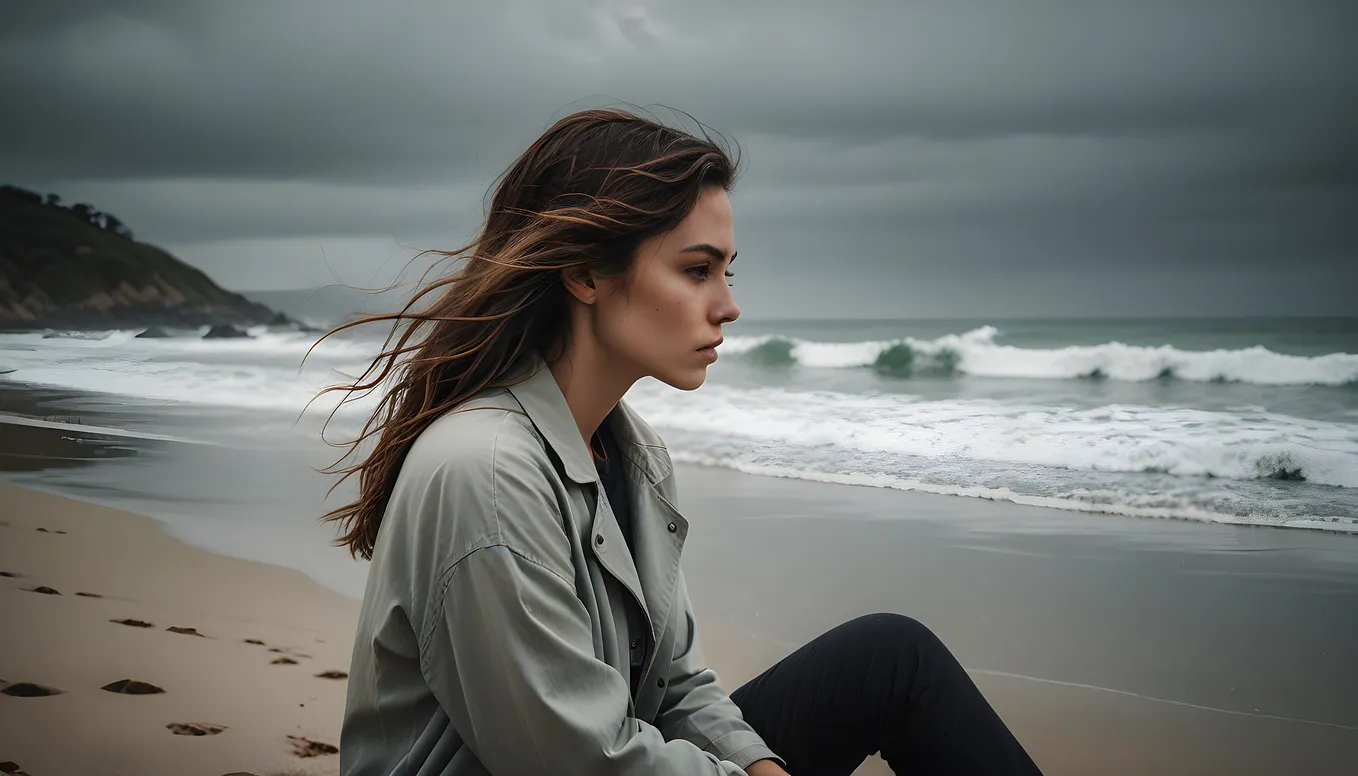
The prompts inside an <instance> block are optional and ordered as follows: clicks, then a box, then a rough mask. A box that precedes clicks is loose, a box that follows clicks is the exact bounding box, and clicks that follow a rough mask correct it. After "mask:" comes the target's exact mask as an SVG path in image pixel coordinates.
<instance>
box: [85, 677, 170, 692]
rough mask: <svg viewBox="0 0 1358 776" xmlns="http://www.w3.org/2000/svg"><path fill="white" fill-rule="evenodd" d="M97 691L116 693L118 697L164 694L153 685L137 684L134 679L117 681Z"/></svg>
mask: <svg viewBox="0 0 1358 776" xmlns="http://www.w3.org/2000/svg"><path fill="white" fill-rule="evenodd" d="M99 689H101V690H108V691H109V692H112V693H117V694H119V695H155V694H157V693H162V692H165V690H163V689H161V688H159V687H157V686H155V685H154V684H148V683H146V682H138V681H137V680H135V679H119V680H118V681H116V682H113V683H111V684H106V685H104V686H103V687H100V688H99Z"/></svg>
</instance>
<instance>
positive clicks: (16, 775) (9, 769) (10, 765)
mask: <svg viewBox="0 0 1358 776" xmlns="http://www.w3.org/2000/svg"><path fill="white" fill-rule="evenodd" d="M0 773H7V774H9V776H28V773H27V772H26V771H24V769H23V768H20V767H19V764H18V763H16V762H14V761H13V760H6V761H4V762H2V763H0Z"/></svg>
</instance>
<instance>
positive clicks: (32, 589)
mask: <svg viewBox="0 0 1358 776" xmlns="http://www.w3.org/2000/svg"><path fill="white" fill-rule="evenodd" d="M24 590H27V591H28V592H30V593H42V594H43V595H61V591H60V590H57V589H56V588H54V587H48V586H47V585H42V586H40V587H26V588H24Z"/></svg>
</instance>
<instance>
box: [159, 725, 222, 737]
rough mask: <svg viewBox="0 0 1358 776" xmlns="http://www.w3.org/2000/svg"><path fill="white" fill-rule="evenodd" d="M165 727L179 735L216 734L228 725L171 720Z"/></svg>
mask: <svg viewBox="0 0 1358 776" xmlns="http://www.w3.org/2000/svg"><path fill="white" fill-rule="evenodd" d="M165 727H166V728H168V729H169V731H170V732H171V733H174V734H175V735H177V736H215V735H217V734H218V733H220V732H222V731H223V730H226V725H214V724H212V723H210V722H171V723H170V724H168V725H166V726H165Z"/></svg>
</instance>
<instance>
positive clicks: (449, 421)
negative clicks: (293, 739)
mask: <svg viewBox="0 0 1358 776" xmlns="http://www.w3.org/2000/svg"><path fill="white" fill-rule="evenodd" d="M531 368H532V370H533V373H532V375H531V376H530V377H529V378H528V379H527V380H526V381H525V382H522V383H519V384H518V385H515V386H513V387H511V388H508V389H502V390H490V391H486V392H484V393H483V394H481V395H478V396H476V397H473V398H472V399H470V400H468V401H467V402H464V403H463V404H462V405H461V407H460V408H459V409H461V410H465V411H455V412H451V413H449V414H446V415H444V416H443V417H441V418H440V419H438V420H436V421H435V422H434V423H433V424H432V425H430V426H429V428H427V429H426V430H425V431H424V432H423V433H422V434H421V435H420V436H419V438H418V439H417V440H416V441H415V444H414V445H413V447H412V448H411V450H410V453H409V456H408V457H407V458H406V460H405V462H404V464H403V465H402V467H401V471H400V475H399V476H398V478H397V481H396V484H395V486H394V489H393V492H392V495H391V499H390V501H389V503H388V506H387V510H386V514H385V516H384V517H383V520H382V526H381V529H380V531H379V533H378V537H377V542H376V548H375V550H374V553H373V558H372V566H371V569H370V571H369V576H368V582H367V590H366V592H365V593H364V599H363V607H362V611H361V613H360V616H359V622H358V630H357V636H356V640H355V643H354V652H353V660H352V665H351V669H350V674H349V688H348V699H347V703H346V706H345V713H344V724H343V730H342V732H341V735H340V773H341V774H342V776H376V775H377V774H412V775H413V774H421V776H433V774H441V775H442V776H471V775H472V774H494V775H495V776H521V775H525V776H526V775H527V774H534V775H537V774H559V775H560V776H574V775H576V774H578V775H579V776H611V775H613V774H617V775H618V776H622V774H654V775H655V776H670V775H671V774H673V776H681V775H682V776H697V775H698V774H714V775H715V774H724V775H726V776H743V774H744V770H743V769H744V767H745V766H747V765H749V764H750V763H752V762H754V761H756V760H760V759H764V758H772V759H775V760H777V759H778V758H777V757H776V756H775V755H774V753H773V752H771V751H770V750H769V748H768V747H767V746H766V745H765V743H764V741H763V740H762V739H761V738H760V737H759V735H758V734H757V733H755V732H754V730H753V729H752V728H751V727H750V726H749V725H748V724H747V723H746V722H745V721H744V720H743V719H742V717H741V714H740V709H739V708H738V707H737V706H736V705H735V704H734V703H732V702H731V700H730V699H729V697H728V696H727V694H726V691H725V690H723V689H722V686H721V685H720V684H719V683H718V680H717V677H716V675H715V674H714V673H713V671H712V670H711V669H709V668H708V667H707V664H706V663H705V662H704V660H703V656H702V653H701V651H700V650H699V646H698V638H697V632H696V630H695V622H696V620H695V617H694V615H693V611H692V608H691V606H690V604H689V598H688V592H687V590H686V589H685V586H684V576H683V573H682V572H681V571H680V568H679V561H680V554H681V552H682V551H683V548H684V540H685V538H686V537H687V536H688V521H687V520H685V519H684V517H683V515H681V514H680V513H679V510H678V509H677V508H675V506H674V504H675V501H676V493H675V485H674V476H673V467H672V465H671V463H670V458H669V454H668V453H667V451H666V450H665V447H664V444H663V442H662V441H661V439H660V438H659V437H658V436H657V435H656V433H655V432H654V431H653V430H652V429H651V428H650V427H649V426H648V425H647V424H646V423H645V422H644V421H643V420H641V418H639V417H638V416H637V415H636V414H635V413H633V412H632V411H631V409H630V408H628V407H627V405H626V403H625V402H624V403H620V404H619V405H618V407H617V408H616V409H615V410H614V411H613V413H611V414H610V415H609V417H608V419H607V421H605V422H607V423H609V424H610V426H609V428H610V429H611V430H612V431H613V432H614V433H615V438H616V439H617V440H618V443H619V446H620V447H621V448H622V450H623V453H624V456H623V457H624V458H626V459H627V465H626V466H625V467H624V469H625V470H626V472H627V475H626V476H627V483H628V490H629V492H630V497H631V502H632V503H631V507H632V514H633V517H634V524H633V526H632V533H633V536H632V542H633V548H632V552H628V546H627V544H626V542H625V541H624V538H623V534H622V531H621V528H620V526H619V525H618V522H617V520H616V519H615V518H614V516H613V511H612V510H611V509H610V507H609V504H608V500H607V496H606V494H604V493H602V489H601V488H599V487H598V482H599V477H598V473H597V471H596V469H595V467H594V463H593V459H592V458H591V455H590V452H589V450H588V448H587V447H586V446H585V443H584V441H583V440H582V439H581V437H580V432H579V431H578V429H577V427H576V425H575V420H574V418H573V417H572V415H571V412H570V409H569V408H568V407H567V406H566V401H565V398H564V397H563V396H562V394H561V390H560V388H559V387H558V386H557V383H556V380H555V378H554V377H553V376H552V373H551V371H550V370H548V369H546V368H545V365H544V364H543V362H542V361H541V359H535V360H534V361H533V364H532V367H531ZM596 500H597V504H596ZM629 621H630V622H632V623H634V625H632V626H629ZM635 630H641V631H642V632H641V633H637V632H634V631H635ZM634 645H635V646H634ZM634 648H635V649H639V650H642V654H641V659H642V661H643V662H642V669H641V679H640V681H639V682H638V684H637V686H636V687H630V686H629V685H630V684H631V682H630V680H629V679H628V678H627V677H628V676H629V675H630V661H631V656H632V654H633V651H634ZM780 762H781V760H780Z"/></svg>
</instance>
